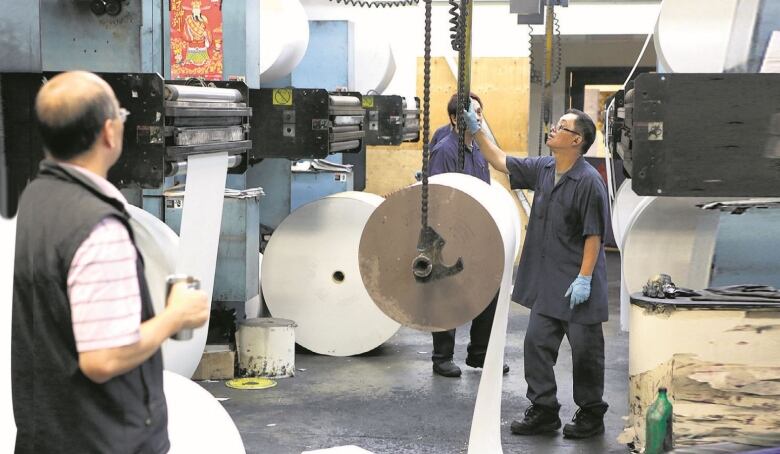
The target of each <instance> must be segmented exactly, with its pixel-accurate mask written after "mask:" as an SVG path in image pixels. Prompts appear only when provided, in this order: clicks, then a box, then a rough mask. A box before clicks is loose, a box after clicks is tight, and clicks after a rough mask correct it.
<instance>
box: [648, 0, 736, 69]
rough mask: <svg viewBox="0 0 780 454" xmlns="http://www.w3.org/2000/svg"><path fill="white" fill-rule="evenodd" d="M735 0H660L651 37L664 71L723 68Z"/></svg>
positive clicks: (734, 9)
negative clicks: (661, 0) (659, 7)
mask: <svg viewBox="0 0 780 454" xmlns="http://www.w3.org/2000/svg"><path fill="white" fill-rule="evenodd" d="M737 3H738V0H666V1H664V2H663V3H662V4H661V13H660V16H659V17H658V22H657V23H656V28H655V33H654V35H653V41H654V43H655V52H656V55H657V56H658V61H659V63H660V65H661V66H662V68H663V69H664V70H665V72H670V73H671V72H675V73H720V72H723V66H724V63H725V61H726V55H727V53H728V48H729V39H730V37H731V30H732V23H733V22H734V16H735V11H736V8H737ZM692 18H696V19H695V20H692Z"/></svg>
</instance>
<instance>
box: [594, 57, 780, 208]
mask: <svg viewBox="0 0 780 454" xmlns="http://www.w3.org/2000/svg"><path fill="white" fill-rule="evenodd" d="M778 112H780V74H736V73H731V74H717V75H714V74H642V75H640V76H639V77H637V78H636V80H635V81H634V82H631V83H630V84H629V85H627V86H626V88H625V90H623V91H620V92H618V93H617V94H616V96H615V109H612V110H611V114H610V118H609V121H610V125H611V134H610V136H609V138H608V140H609V146H610V151H611V152H612V154H613V156H615V157H616V158H620V159H623V161H624V162H623V164H624V169H626V172H627V173H628V174H629V176H630V177H631V178H632V179H633V181H632V187H633V189H634V191H635V192H636V193H637V194H639V195H648V196H649V195H653V196H655V195H665V196H679V197H683V196H688V197H691V196H692V197H697V196H714V197H774V196H777V195H778V194H779V193H780V192H778V188H780V113H778ZM738 163H742V164H748V165H735V164H738Z"/></svg>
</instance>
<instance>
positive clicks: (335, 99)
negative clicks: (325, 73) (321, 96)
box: [330, 95, 362, 108]
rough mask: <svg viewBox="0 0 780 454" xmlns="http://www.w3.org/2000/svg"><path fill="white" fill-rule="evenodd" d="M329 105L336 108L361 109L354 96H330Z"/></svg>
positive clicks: (357, 99)
mask: <svg viewBox="0 0 780 454" xmlns="http://www.w3.org/2000/svg"><path fill="white" fill-rule="evenodd" d="M330 105H331V106H337V107H358V108H362V105H361V104H360V99H359V98H356V97H354V96H335V95H330Z"/></svg>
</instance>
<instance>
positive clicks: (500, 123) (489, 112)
mask: <svg viewBox="0 0 780 454" xmlns="http://www.w3.org/2000/svg"><path fill="white" fill-rule="evenodd" d="M471 79H472V83H471V91H473V92H474V93H476V94H477V95H479V97H480V98H482V101H483V103H484V104H485V105H484V106H483V110H484V115H485V119H486V120H487V122H488V124H489V125H490V128H491V129H492V130H493V134H494V135H495V137H496V140H497V141H498V143H499V145H500V146H501V148H503V149H504V150H505V151H506V152H508V153H511V154H522V155H524V156H525V155H527V143H528V137H527V136H528V104H529V101H528V99H529V88H530V87H529V81H528V79H529V78H528V59H527V58H493V57H484V58H476V59H474V63H473V65H472V68H471Z"/></svg>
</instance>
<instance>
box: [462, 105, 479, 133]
mask: <svg viewBox="0 0 780 454" xmlns="http://www.w3.org/2000/svg"><path fill="white" fill-rule="evenodd" d="M463 118H464V119H465V120H466V129H468V131H469V133H471V135H472V136H473V135H474V134H476V133H477V132H478V131H479V129H480V128H479V121H477V112H475V111H474V104H473V103H469V110H467V111H465V112H464V115H463Z"/></svg>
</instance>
